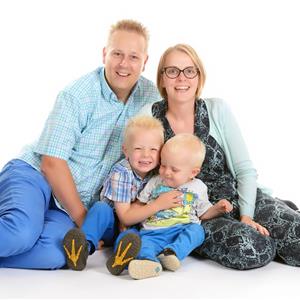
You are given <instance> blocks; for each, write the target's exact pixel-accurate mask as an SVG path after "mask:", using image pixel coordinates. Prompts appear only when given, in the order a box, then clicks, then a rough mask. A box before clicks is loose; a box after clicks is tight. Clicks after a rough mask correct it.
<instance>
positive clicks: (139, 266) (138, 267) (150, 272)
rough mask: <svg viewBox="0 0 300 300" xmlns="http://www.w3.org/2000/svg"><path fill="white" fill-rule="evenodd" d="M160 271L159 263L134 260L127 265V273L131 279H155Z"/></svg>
mask: <svg viewBox="0 0 300 300" xmlns="http://www.w3.org/2000/svg"><path fill="white" fill-rule="evenodd" d="M161 271H162V266H161V264H160V263H159V262H156V261H152V260H146V259H145V260H139V259H134V260H132V261H131V262H130V263H129V266H128V273H129V275H130V277H131V278H133V279H146V278H151V277H157V276H159V275H160V273H161Z"/></svg>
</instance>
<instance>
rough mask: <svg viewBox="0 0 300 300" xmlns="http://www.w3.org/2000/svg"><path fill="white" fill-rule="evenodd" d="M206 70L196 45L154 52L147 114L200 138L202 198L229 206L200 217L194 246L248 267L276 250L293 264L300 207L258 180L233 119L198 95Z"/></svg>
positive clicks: (298, 261)
mask: <svg viewBox="0 0 300 300" xmlns="http://www.w3.org/2000/svg"><path fill="white" fill-rule="evenodd" d="M204 83H205V71H204V68H203V65H202V62H201V60H200V59H199V57H198V55H197V53H196V52H195V50H194V49H193V48H192V47H190V46H189V45H184V44H178V45H176V46H174V47H170V48H168V49H167V50H166V51H165V52H164V54H163V55H162V57H161V59H160V63H159V66H158V71H157V86H158V89H159V91H160V94H161V95H162V97H163V100H162V101H160V102H157V103H155V104H153V106H152V114H153V115H154V116H155V117H157V118H159V119H160V120H161V121H162V122H163V125H164V128H165V140H168V139H169V138H171V137H172V136H174V135H175V134H178V133H194V134H195V135H197V136H198V137H199V138H200V139H201V140H202V141H203V142H204V143H205V145H206V158H205V161H204V163H203V166H202V169H201V172H200V174H199V175H198V177H199V178H200V179H201V180H202V181H203V182H204V183H205V184H206V185H207V187H208V193H209V199H210V201H211V202H212V203H216V202H217V201H218V200H220V199H227V200H229V201H230V202H231V203H232V204H233V207H234V209H233V211H232V212H231V213H230V214H228V215H226V216H224V217H219V218H216V219H212V220H207V221H204V222H203V226H204V229H205V231H206V239H205V242H204V244H203V245H202V246H201V247H200V248H197V249H195V253H197V254H199V255H200V256H202V257H207V258H210V259H212V260H214V261H216V262H218V263H220V264H222V265H224V266H226V267H230V268H236V269H241V270H245V269H251V268H257V267H261V266H264V265H266V264H267V263H269V262H270V261H272V260H273V259H274V257H275V255H278V257H280V258H281V259H282V260H283V261H284V262H285V263H287V264H289V265H293V266H300V214H299V213H298V212H297V211H295V210H293V209H292V208H290V207H289V206H288V205H287V203H285V202H283V201H281V200H278V199H274V198H272V197H271V196H269V195H268V194H266V193H264V192H263V191H262V190H261V189H259V188H257V184H256V171H255V169H254V168H253V166H252V162H251V161H250V158H249V155H248V151H247V148H246V146H245V143H244V141H243V138H242V136H241V133H240V130H239V127H238V125H237V123H236V121H235V119H234V117H233V115H232V113H231V112H230V110H229V108H228V107H227V105H226V104H225V103H224V102H223V101H222V100H220V99H201V98H199V97H200V94H201V90H202V88H203V86H204Z"/></svg>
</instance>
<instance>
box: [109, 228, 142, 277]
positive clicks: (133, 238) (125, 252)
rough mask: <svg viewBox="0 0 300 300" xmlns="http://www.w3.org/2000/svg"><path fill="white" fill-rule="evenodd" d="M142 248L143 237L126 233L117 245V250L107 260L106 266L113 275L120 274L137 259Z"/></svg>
mask: <svg viewBox="0 0 300 300" xmlns="http://www.w3.org/2000/svg"><path fill="white" fill-rule="evenodd" d="M140 249H141V239H140V237H139V236H138V235H137V234H135V233H128V234H126V235H124V236H123V237H122V238H121V239H120V241H119V242H118V245H117V247H116V252H115V253H114V254H113V255H112V256H111V257H110V258H109V259H108V260H107V262H106V267H107V269H108V271H109V272H110V273H111V274H112V275H120V274H121V273H122V272H123V270H124V269H125V268H126V267H127V266H128V265H129V263H130V261H132V260H133V259H135V258H136V257H137V255H138V254H139V252H140Z"/></svg>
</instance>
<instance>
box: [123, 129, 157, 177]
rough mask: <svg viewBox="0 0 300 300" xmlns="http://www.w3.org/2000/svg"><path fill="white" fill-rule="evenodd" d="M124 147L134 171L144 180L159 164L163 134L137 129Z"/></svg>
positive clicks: (153, 130)
mask: <svg viewBox="0 0 300 300" xmlns="http://www.w3.org/2000/svg"><path fill="white" fill-rule="evenodd" d="M127 144H128V145H124V146H123V150H124V154H125V156H126V158H127V159H128V160H129V163H130V165H131V167H132V169H133V170H134V171H135V172H136V173H137V174H138V175H139V176H141V177H142V178H144V177H145V176H146V175H147V173H148V172H150V171H151V170H153V169H154V168H156V167H157V166H158V164H159V154H160V148H161V146H162V138H161V134H160V132H159V131H158V130H156V129H149V130H145V129H136V130H135V132H134V134H132V137H131V138H130V140H129V141H128V143H127Z"/></svg>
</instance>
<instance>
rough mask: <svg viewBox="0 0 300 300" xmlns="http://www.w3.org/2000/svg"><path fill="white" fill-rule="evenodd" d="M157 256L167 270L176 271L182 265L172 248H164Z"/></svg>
mask: <svg viewBox="0 0 300 300" xmlns="http://www.w3.org/2000/svg"><path fill="white" fill-rule="evenodd" d="M157 258H158V259H159V260H160V263H161V264H162V266H163V268H164V269H166V270H169V271H173V272H174V271H176V270H178V269H179V267H180V260H179V259H178V257H177V256H176V254H175V252H174V251H173V250H172V249H168V248H167V249H164V250H163V251H162V252H161V253H160V254H159V255H158V257H157Z"/></svg>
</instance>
